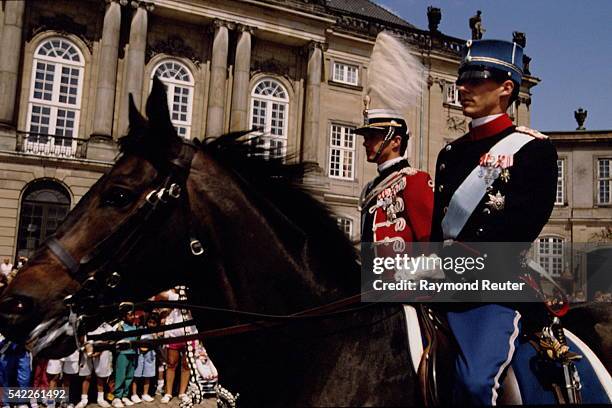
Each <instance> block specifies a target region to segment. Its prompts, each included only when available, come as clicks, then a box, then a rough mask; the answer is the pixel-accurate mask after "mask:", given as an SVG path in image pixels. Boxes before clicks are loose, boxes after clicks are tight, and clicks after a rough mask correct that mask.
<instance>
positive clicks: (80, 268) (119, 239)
mask: <svg viewBox="0 0 612 408" xmlns="http://www.w3.org/2000/svg"><path fill="white" fill-rule="evenodd" d="M180 143H181V144H180V148H179V151H178V154H177V155H176V157H175V158H173V159H171V160H169V161H168V162H167V163H165V165H166V167H167V172H165V173H163V174H165V175H164V176H162V179H161V182H160V183H159V187H157V188H154V189H152V190H151V191H149V192H148V193H147V194H146V196H145V197H144V199H143V200H142V202H140V203H139V205H138V207H137V208H136V209H135V210H134V211H133V213H132V214H131V215H130V216H129V217H128V218H126V219H125V220H124V221H123V222H121V223H120V224H118V225H117V226H115V227H114V228H113V230H112V231H111V233H110V234H109V235H108V236H107V237H106V238H104V239H103V240H102V241H100V242H99V243H98V244H96V246H95V247H94V248H93V249H92V250H91V251H90V252H89V253H87V254H86V255H85V256H83V257H82V258H81V259H75V258H74V256H73V255H72V254H71V253H70V252H69V251H68V250H67V249H66V248H65V247H64V245H63V244H62V243H61V242H60V241H59V239H57V237H55V236H52V237H50V238H49V239H48V240H47V241H45V243H44V247H43V248H45V247H46V249H48V250H49V251H50V252H51V253H53V255H55V257H57V259H58V260H59V261H60V263H61V264H62V265H63V266H64V267H65V268H66V269H67V270H68V271H69V273H70V275H71V276H72V277H73V278H74V279H75V280H77V281H79V282H83V283H82V285H81V288H80V289H79V290H78V291H77V292H75V293H74V294H72V295H69V296H67V297H66V298H65V299H64V304H65V305H66V306H67V307H68V308H69V311H70V315H69V322H70V326H71V327H72V331H73V334H74V336H75V339H76V340H77V345H80V342H79V340H78V338H79V334H81V333H80V332H79V328H80V327H81V326H82V324H83V323H84V322H85V321H86V320H94V319H95V318H100V317H101V315H102V314H101V313H99V310H96V311H95V313H91V312H92V309H93V308H96V309H100V306H99V305H100V304H102V305H104V304H105V301H107V299H108V298H113V297H114V293H113V292H114V291H115V289H116V288H117V286H119V284H120V282H121V274H122V272H123V268H122V265H124V263H125V261H126V260H127V259H129V258H130V255H132V254H133V253H134V250H135V249H136V248H137V247H138V246H139V244H140V243H141V242H142V241H143V239H144V238H145V237H147V236H149V235H148V234H147V233H146V232H147V229H148V228H152V227H153V226H154V225H155V224H156V222H155V221H157V220H159V219H161V218H162V217H163V216H164V215H165V214H167V213H168V211H169V210H171V209H173V208H175V207H176V206H178V205H181V204H182V205H183V206H184V207H185V209H186V210H187V212H186V213H185V214H189V212H190V211H191V209H190V205H189V201H188V194H187V193H186V191H187V188H186V182H187V177H188V176H189V172H190V170H191V163H192V161H193V158H194V156H195V152H196V151H197V149H198V147H197V146H196V145H194V144H193V143H191V142H189V141H187V140H182V141H181V142H180ZM186 216H188V215H186ZM186 224H187V228H188V230H189V233H188V246H189V251H190V253H191V254H192V255H193V256H194V257H200V256H203V255H204V254H205V249H204V246H203V245H202V243H201V241H200V240H199V239H197V238H196V234H194V231H193V227H192V226H191V223H189V222H188V223H186ZM110 253H113V254H114V255H113V256H112V257H111V256H109V254H110ZM92 270H95V271H96V272H95V273H94V274H92V275H91V276H90V275H89V273H90V271H92ZM122 311H126V305H125V304H124V306H122V307H121V308H120V310H119V312H122Z"/></svg>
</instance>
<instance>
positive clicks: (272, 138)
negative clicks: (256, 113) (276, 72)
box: [249, 77, 291, 158]
mask: <svg viewBox="0 0 612 408" xmlns="http://www.w3.org/2000/svg"><path fill="white" fill-rule="evenodd" d="M266 81H269V82H271V83H273V84H274V85H275V86H276V89H280V90H281V91H282V92H283V93H284V95H285V96H284V97H278V96H274V95H262V94H259V93H256V91H257V89H258V87H259V85H260V84H262V83H263V82H266ZM249 97H250V100H249V128H250V129H253V128H254V120H253V110H254V108H255V106H254V105H255V101H258V102H260V103H261V102H265V103H266V105H265V118H264V128H263V130H259V129H258V130H254V131H253V134H255V135H258V136H259V140H260V142H261V143H260V146H261V147H262V148H264V149H265V152H264V157H266V158H268V157H270V153H271V152H272V149H274V150H276V149H277V147H272V145H273V144H276V143H279V144H280V145H281V148H280V151H279V152H278V153H277V154H273V155H272V157H274V158H284V157H285V156H286V155H287V141H288V139H289V137H288V133H289V109H290V104H291V98H290V96H289V92H288V91H287V88H286V87H285V85H284V84H283V83H282V82H281V81H280V80H278V79H276V78H274V77H263V78H260V79H258V80H257V81H256V82H255V83H254V84H253V86H252V87H251V92H250V95H249ZM272 104H278V105H279V106H281V105H282V106H283V109H282V113H283V117H282V127H281V129H282V135H276V134H275V135H273V134H272V120H273V119H276V120H278V119H279V118H273V117H272V116H273V109H272ZM257 108H261V106H259V107H257ZM277 112H279V111H277Z"/></svg>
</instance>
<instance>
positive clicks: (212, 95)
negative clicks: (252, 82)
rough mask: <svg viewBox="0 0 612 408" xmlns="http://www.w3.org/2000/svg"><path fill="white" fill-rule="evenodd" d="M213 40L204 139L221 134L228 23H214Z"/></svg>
mask: <svg viewBox="0 0 612 408" xmlns="http://www.w3.org/2000/svg"><path fill="white" fill-rule="evenodd" d="M213 24H214V29H215V33H214V39H213V47H212V58H211V61H210V81H209V82H210V85H209V90H208V112H207V114H206V137H214V136H219V135H221V134H222V133H223V107H224V106H225V80H226V76H227V51H228V43H229V32H228V30H229V28H231V27H230V23H228V22H226V21H222V20H215V21H214V23H213Z"/></svg>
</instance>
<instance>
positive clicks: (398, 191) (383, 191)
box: [355, 109, 433, 251]
mask: <svg viewBox="0 0 612 408" xmlns="http://www.w3.org/2000/svg"><path fill="white" fill-rule="evenodd" d="M355 133H357V134H359V135H362V136H363V137H364V140H363V146H364V147H365V149H366V155H367V160H368V161H369V162H370V163H376V164H377V165H378V177H376V178H375V179H374V180H372V181H371V182H370V183H368V184H367V185H366V186H365V188H364V190H363V192H362V195H361V203H360V207H361V219H362V222H361V241H362V242H364V243H368V242H375V243H390V244H392V247H393V249H394V250H395V251H402V250H403V246H404V243H405V242H413V241H429V236H430V228H431V214H432V209H433V182H432V180H431V178H430V177H429V174H427V173H426V172H423V171H419V170H417V169H415V168H413V167H410V165H409V164H408V161H407V160H406V159H405V158H404V152H405V151H406V148H407V146H408V138H409V132H408V127H407V125H406V121H405V120H404V119H403V118H402V117H401V115H399V114H398V113H396V112H393V111H390V110H387V109H370V110H368V111H367V123H366V124H365V125H364V126H363V127H360V128H358V129H357V130H356V131H355Z"/></svg>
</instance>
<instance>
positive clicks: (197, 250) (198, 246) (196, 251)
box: [189, 239, 204, 256]
mask: <svg viewBox="0 0 612 408" xmlns="http://www.w3.org/2000/svg"><path fill="white" fill-rule="evenodd" d="M189 248H190V249H191V253H192V254H193V255H195V256H200V255H202V254H203V253H204V246H203V245H202V243H201V242H200V241H199V240H197V239H192V240H191V242H189Z"/></svg>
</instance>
